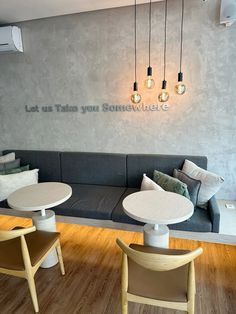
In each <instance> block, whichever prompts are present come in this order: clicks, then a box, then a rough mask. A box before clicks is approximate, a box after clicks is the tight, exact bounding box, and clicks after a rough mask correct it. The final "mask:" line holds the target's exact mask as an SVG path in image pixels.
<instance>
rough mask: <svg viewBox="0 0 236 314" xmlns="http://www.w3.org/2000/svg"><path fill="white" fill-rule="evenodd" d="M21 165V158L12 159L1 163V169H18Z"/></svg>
mask: <svg viewBox="0 0 236 314" xmlns="http://www.w3.org/2000/svg"><path fill="white" fill-rule="evenodd" d="M19 167H20V159H19V158H18V159H16V160H12V161H9V162H4V163H0V171H6V170H10V169H16V168H19Z"/></svg>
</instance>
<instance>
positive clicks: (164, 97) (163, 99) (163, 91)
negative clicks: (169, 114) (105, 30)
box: [158, 0, 169, 102]
mask: <svg viewBox="0 0 236 314" xmlns="http://www.w3.org/2000/svg"><path fill="white" fill-rule="evenodd" d="M167 4H168V3H167V0H165V27H164V31H165V33H164V53H163V56H164V62H163V64H164V80H163V81H162V89H161V93H160V94H159V95H158V100H159V101H160V102H166V101H167V100H168V99H169V93H168V92H167V90H166V87H167V81H166V38H167Z"/></svg>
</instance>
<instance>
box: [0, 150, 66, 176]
mask: <svg viewBox="0 0 236 314" xmlns="http://www.w3.org/2000/svg"><path fill="white" fill-rule="evenodd" d="M12 151H14V152H15V153H16V158H20V159H21V163H22V165H28V164H29V165H30V168H31V169H35V168H38V169H39V182H46V181H49V182H50V181H51V182H52V181H61V170H60V153H59V152H50V151H37V150H14V149H13V150H7V151H4V153H7V152H12Z"/></svg>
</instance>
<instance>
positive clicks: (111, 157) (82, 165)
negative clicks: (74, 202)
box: [61, 152, 126, 186]
mask: <svg viewBox="0 0 236 314" xmlns="http://www.w3.org/2000/svg"><path fill="white" fill-rule="evenodd" d="M61 169H62V181H63V182H65V183H79V184H96V185H110V186H126V155H124V154H106V153H73V152H71V153H61Z"/></svg>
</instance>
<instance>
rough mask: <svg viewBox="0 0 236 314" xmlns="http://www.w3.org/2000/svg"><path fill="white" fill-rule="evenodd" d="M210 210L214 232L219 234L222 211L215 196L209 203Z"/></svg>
mask: <svg viewBox="0 0 236 314" xmlns="http://www.w3.org/2000/svg"><path fill="white" fill-rule="evenodd" d="M208 210H209V214H210V217H211V221H212V232H216V233H219V231H220V209H219V206H218V204H217V201H216V198H215V196H213V197H212V198H211V199H210V200H209V202H208Z"/></svg>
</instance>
